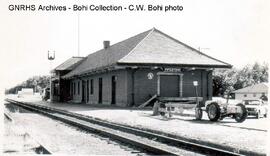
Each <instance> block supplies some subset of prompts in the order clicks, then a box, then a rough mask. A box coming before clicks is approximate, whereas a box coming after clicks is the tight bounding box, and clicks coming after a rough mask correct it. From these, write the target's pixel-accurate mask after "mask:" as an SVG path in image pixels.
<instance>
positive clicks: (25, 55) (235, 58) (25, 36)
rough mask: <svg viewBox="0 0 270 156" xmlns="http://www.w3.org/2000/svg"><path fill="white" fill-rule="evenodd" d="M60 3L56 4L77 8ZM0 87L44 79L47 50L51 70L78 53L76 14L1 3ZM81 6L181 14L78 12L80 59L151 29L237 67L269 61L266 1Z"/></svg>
mask: <svg viewBox="0 0 270 156" xmlns="http://www.w3.org/2000/svg"><path fill="white" fill-rule="evenodd" d="M76 2H77V1H75V0H74V1H72V0H71V1H68V0H66V1H61V2H57V3H58V5H65V4H67V5H69V6H72V5H73V4H76ZM1 3H3V4H1V8H0V9H1V12H0V13H1V14H0V15H1V18H0V19H1V25H0V28H1V29H0V33H1V37H0V43H1V46H0V50H1V55H0V57H1V71H4V72H1V79H2V80H1V87H2V88H9V87H12V86H14V85H16V84H18V83H21V82H22V81H24V80H26V79H27V78H29V77H32V76H34V75H48V74H49V69H50V65H49V61H48V60H47V51H48V50H50V51H55V52H56V59H55V60H54V61H53V63H52V66H53V67H55V66H57V65H59V64H60V63H62V62H63V61H65V60H66V59H68V58H70V57H72V56H77V55H78V12H71V11H69V12H37V11H34V12H11V11H8V5H9V4H11V3H12V4H55V5H56V2H55V1H47V0H46V1H45V0H44V1H41V0H39V1H37V0H35V1H31V0H25V1H23V0H20V1H19V0H13V1H1ZM80 3H81V4H96V5H98V4H103V5H109V4H114V5H121V4H123V5H129V4H145V5H148V4H163V5H168V4H170V5H182V6H183V7H184V10H183V11H182V12H167V13H164V12H128V11H125V12H80V13H79V17H80V22H79V27H80V35H79V36H80V44H79V47H80V48H79V49H80V56H86V55H88V54H90V53H92V52H95V51H97V50H99V49H101V48H102V46H103V45H102V44H103V43H102V42H103V40H110V41H111V44H114V43H116V42H119V41H122V40H124V39H126V38H128V37H131V36H134V35H136V34H138V33H141V32H143V31H146V30H149V29H151V28H153V27H155V28H157V29H159V30H161V31H163V32H164V33H166V34H168V35H170V36H172V37H174V38H176V39H178V40H180V41H182V42H184V43H186V44H188V45H190V46H192V47H194V48H197V49H198V48H199V47H201V49H202V52H204V53H206V54H208V55H210V56H212V57H215V58H217V59H220V60H222V61H225V62H227V63H230V64H232V65H233V66H234V67H236V68H240V67H243V66H244V65H246V64H252V63H254V62H255V61H257V62H260V63H263V62H265V61H267V60H269V55H268V51H269V36H270V32H269V28H270V22H269V13H270V12H269V9H270V8H269V2H268V1H267V0H256V1H254V0H239V1H235V0H219V1H216V0H204V1H201V0H196V1H194V0H193V1H190V0H189V1H188V0H182V1H181V0H175V1H172V0H171V1H166V3H165V2H161V1H160V2H159V1H157V0H155V1H142V2H141V1H127V0H122V1H120V0H118V1H117V0H115V1H112V0H108V1H97V0H91V1H89V0H86V1H80Z"/></svg>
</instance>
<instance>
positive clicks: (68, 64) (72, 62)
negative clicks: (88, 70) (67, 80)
mask: <svg viewBox="0 0 270 156" xmlns="http://www.w3.org/2000/svg"><path fill="white" fill-rule="evenodd" d="M84 58H85V57H75V56H73V57H71V58H69V59H68V60H66V61H65V62H63V63H62V64H60V65H59V66H57V67H56V68H54V69H53V71H63V70H73V69H74V68H75V67H76V66H77V65H78V64H79V63H80V62H81V61H82V60H83V59H84Z"/></svg>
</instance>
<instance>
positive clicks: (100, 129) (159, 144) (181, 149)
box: [6, 99, 263, 155]
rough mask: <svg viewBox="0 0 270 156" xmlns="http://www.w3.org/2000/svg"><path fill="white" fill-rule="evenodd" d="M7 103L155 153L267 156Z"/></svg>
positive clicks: (42, 107) (48, 108) (36, 106)
mask: <svg viewBox="0 0 270 156" xmlns="http://www.w3.org/2000/svg"><path fill="white" fill-rule="evenodd" d="M6 101H7V102H10V103H12V104H15V105H17V106H20V107H23V108H25V109H28V110H31V111H35V112H39V113H42V114H44V115H47V116H49V117H51V118H54V119H57V120H60V121H62V122H65V123H68V124H71V125H73V126H77V127H79V128H81V129H85V130H87V131H92V132H97V133H98V134H101V135H103V136H107V137H109V138H113V139H116V140H119V141H121V142H124V143H127V144H131V145H133V146H136V147H139V148H141V149H144V150H145V151H148V152H150V153H153V154H159V155H194V154H195V153H196V154H198V155H199V154H202V155H263V154H260V153H252V152H249V153H246V152H245V151H230V150H224V149H220V148H216V147H210V146H206V145H201V144H198V143H193V142H189V141H185V140H181V139H176V138H173V137H169V136H165V135H161V134H156V133H153V132H149V131H145V130H141V129H138V128H134V127H129V126H124V125H120V124H115V123H111V122H107V121H102V120H99V119H96V118H93V117H89V116H85V115H81V114H77V113H73V112H68V111H65V110H60V109H56V108H51V107H47V106H41V105H36V104H32V103H26V102H19V101H14V100H11V99H6Z"/></svg>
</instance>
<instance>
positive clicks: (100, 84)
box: [98, 78, 102, 103]
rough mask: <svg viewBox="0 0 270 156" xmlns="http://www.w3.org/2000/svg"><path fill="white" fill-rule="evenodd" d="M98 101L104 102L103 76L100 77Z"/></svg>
mask: <svg viewBox="0 0 270 156" xmlns="http://www.w3.org/2000/svg"><path fill="white" fill-rule="evenodd" d="M98 103H102V78H99V79H98Z"/></svg>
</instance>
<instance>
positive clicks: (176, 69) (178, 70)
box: [164, 68, 181, 73]
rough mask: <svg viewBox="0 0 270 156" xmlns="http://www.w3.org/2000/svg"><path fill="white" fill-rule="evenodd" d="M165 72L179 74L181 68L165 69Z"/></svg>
mask: <svg viewBox="0 0 270 156" xmlns="http://www.w3.org/2000/svg"><path fill="white" fill-rule="evenodd" d="M164 71H165V72H172V73H178V72H181V68H164Z"/></svg>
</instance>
